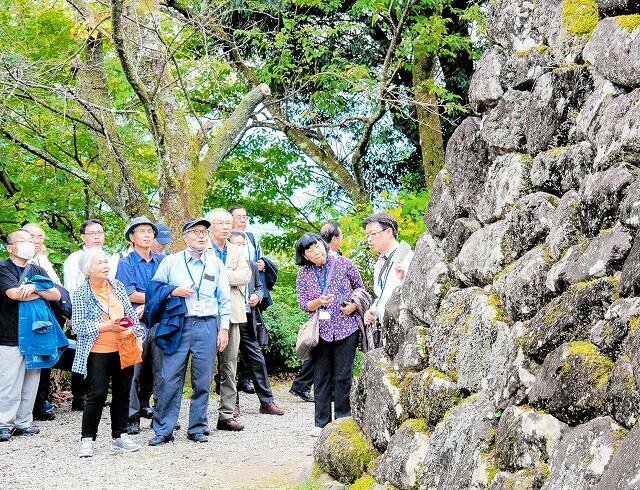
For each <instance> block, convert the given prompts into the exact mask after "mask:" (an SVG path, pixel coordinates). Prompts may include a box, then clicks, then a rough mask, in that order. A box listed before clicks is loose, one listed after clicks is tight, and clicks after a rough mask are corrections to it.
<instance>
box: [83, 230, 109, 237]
mask: <svg viewBox="0 0 640 490" xmlns="http://www.w3.org/2000/svg"><path fill="white" fill-rule="evenodd" d="M83 235H86V236H102V235H104V231H88V232H85V233H83Z"/></svg>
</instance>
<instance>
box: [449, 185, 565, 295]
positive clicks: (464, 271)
mask: <svg viewBox="0 0 640 490" xmlns="http://www.w3.org/2000/svg"><path fill="white" fill-rule="evenodd" d="M557 204H558V198H556V197H554V196H552V195H550V194H545V193H543V192H537V193H534V194H529V195H527V196H525V197H523V198H521V199H519V200H518V201H517V202H516V203H515V204H514V206H513V209H512V210H511V211H510V212H509V214H507V216H506V217H505V219H503V220H500V221H497V222H495V223H492V224H490V225H487V226H485V227H484V228H481V229H480V230H478V231H476V232H475V233H473V234H472V235H471V236H470V237H469V239H468V240H467V241H466V242H465V244H464V245H463V246H462V249H461V250H460V253H459V254H458V256H457V257H456V259H455V260H454V265H455V267H456V268H457V271H458V277H460V279H461V280H462V281H463V282H464V283H465V284H468V285H474V284H477V285H486V284H489V283H491V282H492V281H493V279H494V277H495V275H496V274H498V273H499V272H500V271H501V270H502V269H503V268H504V266H505V265H507V264H509V263H511V262H513V261H514V260H516V259H517V258H518V257H520V256H521V255H522V254H524V253H525V252H526V251H527V250H530V249H532V248H533V247H535V246H536V245H537V244H538V243H540V242H541V241H542V240H544V238H545V237H546V235H547V233H548V232H549V226H550V222H551V216H552V215H553V212H554V211H555V208H556V206H557Z"/></svg>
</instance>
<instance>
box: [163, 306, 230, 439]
mask: <svg viewBox="0 0 640 490" xmlns="http://www.w3.org/2000/svg"><path fill="white" fill-rule="evenodd" d="M217 339H218V322H217V319H216V318H214V317H205V318H199V317H187V318H185V321H184V326H183V327H182V337H181V338H180V344H179V345H178V349H177V350H176V352H175V353H173V354H171V355H166V354H165V353H164V352H162V355H161V357H162V380H161V381H160V385H159V387H158V393H157V396H158V402H157V404H156V407H155V410H154V412H153V430H154V431H155V433H156V434H157V435H159V436H165V437H167V436H169V435H171V433H172V432H173V429H174V427H175V425H176V423H177V422H178V415H180V401H181V399H182V388H183V386H184V377H185V374H186V371H187V363H188V361H189V355H191V388H192V389H193V394H192V395H191V405H190V406H189V429H188V434H201V433H202V432H203V431H204V430H205V428H206V427H207V426H208V425H209V424H208V420H207V408H208V406H209V389H210V387H211V379H212V376H213V364H214V361H215V358H216V345H217Z"/></svg>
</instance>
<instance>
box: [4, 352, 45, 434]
mask: <svg viewBox="0 0 640 490" xmlns="http://www.w3.org/2000/svg"><path fill="white" fill-rule="evenodd" d="M39 383H40V370H39V369H27V366H26V362H25V359H24V356H23V355H22V354H20V350H19V349H18V347H11V346H6V345H0V428H9V429H14V428H16V429H24V428H26V427H29V426H30V425H31V422H33V404H34V403H35V401H36V394H37V393H38V384H39Z"/></svg>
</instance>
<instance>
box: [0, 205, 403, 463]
mask: <svg viewBox="0 0 640 490" xmlns="http://www.w3.org/2000/svg"><path fill="white" fill-rule="evenodd" d="M248 222H249V219H248V216H247V210H246V209H245V208H244V207H243V206H233V207H231V208H230V209H228V210H227V209H222V208H219V209H214V210H212V211H210V212H209V213H208V214H207V215H206V217H204V218H195V219H191V220H188V221H187V222H186V223H184V225H183V226H182V229H181V234H182V237H181V238H182V241H183V242H184V246H183V247H182V246H180V247H179V245H182V243H180V244H178V243H175V247H174V248H176V249H177V248H181V250H179V251H177V252H175V253H172V254H169V253H168V252H167V247H168V246H169V245H170V244H171V243H172V242H173V241H174V240H173V237H172V234H171V230H170V229H169V228H168V227H167V226H165V225H163V224H161V223H154V222H152V221H151V220H149V219H148V218H146V217H144V216H140V217H136V218H133V219H131V220H130V221H129V223H128V224H127V226H126V228H125V230H124V233H123V235H124V239H125V241H126V243H127V245H128V248H127V249H126V250H125V251H124V252H120V253H117V254H114V255H111V256H110V255H108V254H107V253H106V252H105V251H104V250H103V245H104V226H103V224H102V223H101V222H100V221H99V220H97V219H89V220H87V221H85V222H84V223H82V225H81V227H80V230H79V231H80V237H81V239H82V241H83V247H82V248H81V249H80V250H78V251H76V252H73V253H72V254H71V255H69V256H68V257H67V259H66V260H65V262H64V265H63V281H64V282H62V281H61V280H60V278H59V276H58V275H57V273H56V271H55V269H54V268H53V266H52V264H51V262H50V261H49V260H48V258H47V254H46V247H45V245H44V242H45V239H46V237H45V233H44V231H43V229H42V228H41V227H40V226H39V225H37V224H35V223H28V224H26V225H24V226H23V228H22V229H20V230H16V231H13V232H12V233H10V234H9V235H8V236H7V244H6V249H7V252H8V254H9V257H8V258H7V259H6V260H4V261H0V441H9V440H10V439H11V438H12V437H16V436H26V435H34V434H37V433H39V429H38V428H37V427H35V426H34V425H32V423H33V420H34V419H35V420H52V419H54V418H55V407H54V406H53V404H52V403H50V401H49V400H48V395H49V390H50V383H51V381H50V377H51V369H52V368H54V369H65V370H70V371H72V376H71V392H72V397H73V398H72V403H71V408H72V410H77V411H81V412H82V423H81V427H80V444H79V448H78V455H79V456H80V457H90V456H93V454H94V441H95V440H96V437H97V434H98V428H99V424H100V420H101V417H102V412H103V409H104V407H105V406H107V405H109V411H110V417H111V438H112V442H111V449H112V451H114V452H132V451H137V450H139V449H140V447H141V446H140V444H138V443H137V442H136V441H135V440H134V439H133V438H131V437H130V436H131V435H134V434H138V433H140V419H141V418H148V419H151V427H152V429H153V432H154V434H155V435H154V436H153V437H152V438H151V439H150V440H149V441H148V444H149V445H150V446H158V445H161V444H166V443H168V442H171V441H173V440H174V436H173V433H174V431H175V430H177V429H179V428H180V425H179V423H178V417H179V413H180V408H181V400H182V393H183V387H184V383H185V376H186V371H187V368H188V367H189V366H190V380H191V388H192V396H191V400H190V405H189V419H188V420H189V421H188V427H187V431H186V433H187V438H188V439H190V440H191V441H194V442H207V440H208V437H207V436H208V435H209V433H210V424H209V420H208V416H207V414H208V407H209V397H210V392H211V386H212V383H213V382H214V380H215V390H216V392H217V393H218V394H219V407H218V420H217V423H216V429H217V430H222V431H240V430H243V429H244V426H243V425H242V423H241V422H240V405H239V396H238V391H239V390H242V391H246V392H248V393H255V394H256V395H257V398H258V400H259V403H260V409H259V411H260V413H261V414H266V415H276V416H278V415H283V414H285V411H284V410H283V409H282V408H281V407H280V406H278V405H277V404H276V402H275V401H274V395H273V390H272V388H271V385H270V383H269V377H268V373H267V367H266V363H265V358H264V355H263V353H262V347H263V346H264V345H265V344H266V342H267V337H268V333H267V326H266V325H265V323H264V321H263V319H262V312H263V311H264V310H265V309H266V308H268V307H269V305H270V304H272V299H271V297H270V293H269V291H270V290H271V289H272V288H273V286H274V283H275V281H276V277H277V273H278V268H277V265H276V264H275V263H274V262H273V261H272V260H270V259H269V258H268V257H266V256H264V255H263V253H262V250H261V247H260V242H259V239H258V237H257V236H256V235H255V234H254V233H252V232H250V231H248V230H247V227H248ZM363 224H364V228H365V237H366V240H367V242H368V243H369V244H370V246H371V248H372V249H373V250H374V251H375V252H376V253H378V254H379V258H378V260H377V262H376V264H375V268H374V291H373V292H374V296H375V300H372V297H371V296H370V295H369V293H368V292H367V291H366V290H365V287H364V284H363V281H362V278H361V276H360V273H359V271H358V269H357V268H356V266H355V265H354V264H353V263H352V262H351V261H350V260H349V259H347V258H345V257H343V256H342V255H341V254H340V247H341V244H342V231H341V230H340V226H339V225H338V224H337V223H333V222H331V223H327V224H325V225H324V226H323V227H322V228H321V230H320V234H319V235H318V234H315V233H305V234H304V235H302V237H300V239H299V240H298V241H297V242H296V244H295V262H296V264H297V265H299V266H300V269H299V271H298V276H297V280H296V287H297V293H298V302H299V305H300V308H301V309H302V310H304V311H305V312H308V313H309V314H310V316H312V317H314V318H315V320H316V321H317V330H318V334H317V345H316V346H315V347H314V348H313V350H312V352H311V356H310V358H309V359H308V360H306V361H305V362H304V363H303V365H302V367H301V369H300V372H299V373H298V376H297V377H296V379H295V380H294V382H293V384H292V386H291V389H290V392H291V393H292V394H294V395H296V396H298V397H300V398H301V399H302V400H304V401H308V402H314V404H315V424H314V427H313V429H312V430H311V432H310V435H312V436H318V435H319V434H320V432H321V431H322V428H323V427H324V426H325V425H327V424H328V423H329V422H331V420H333V419H335V418H340V417H346V416H349V415H350V414H351V407H350V401H349V393H350V390H351V384H352V380H353V364H354V358H355V353H356V349H357V347H358V345H360V346H361V348H362V349H363V350H365V351H366V350H368V349H370V348H374V347H377V346H379V345H381V342H382V340H381V339H380V335H379V333H380V332H379V325H380V323H381V322H382V320H383V315H384V311H385V304H386V302H387V300H388V299H389V297H390V295H391V293H392V292H393V290H394V289H395V288H396V287H397V286H398V285H399V284H401V283H402V281H403V280H404V276H405V274H406V270H407V267H408V264H409V262H410V261H411V258H412V255H413V254H412V252H411V249H410V247H409V246H408V245H407V244H406V243H405V242H398V225H397V222H396V221H395V220H394V219H393V217H391V216H390V215H388V214H386V213H377V214H373V215H371V216H369V217H367V218H366V219H365V220H364V223H363ZM65 326H66V327H69V328H68V330H67V332H66V336H65V335H63V334H62V328H63V327H65ZM67 337H69V339H67ZM216 370H217V374H216V373H215V371H216ZM312 387H313V394H312ZM109 389H110V390H111V399H110V402H108V401H107V397H108V393H109Z"/></svg>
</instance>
